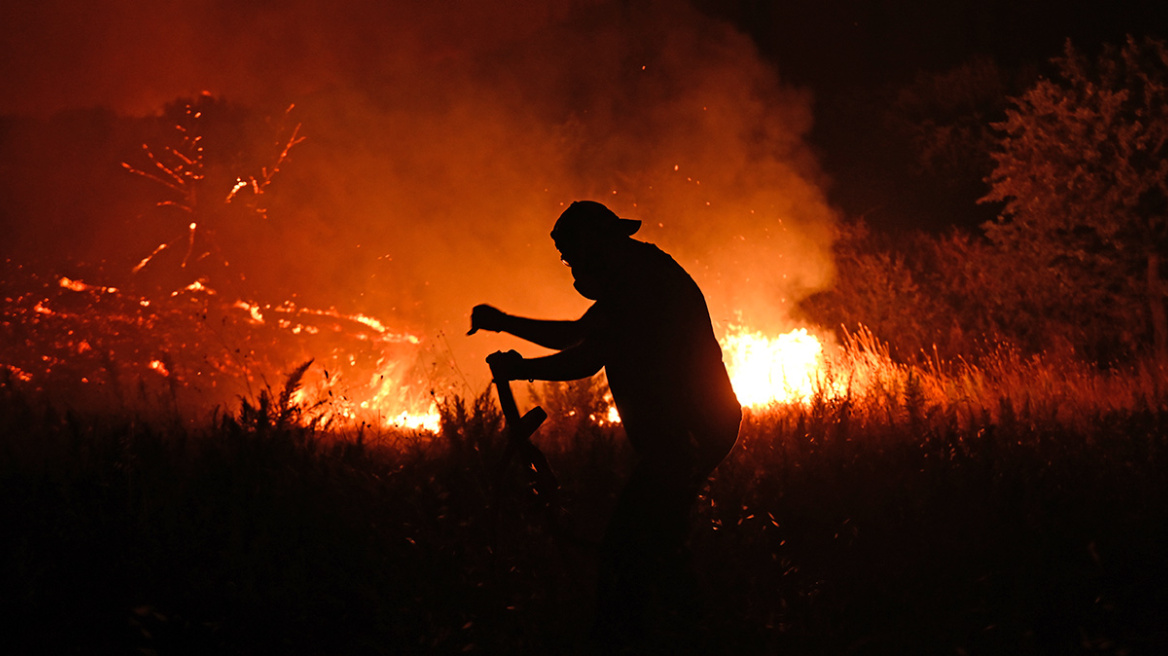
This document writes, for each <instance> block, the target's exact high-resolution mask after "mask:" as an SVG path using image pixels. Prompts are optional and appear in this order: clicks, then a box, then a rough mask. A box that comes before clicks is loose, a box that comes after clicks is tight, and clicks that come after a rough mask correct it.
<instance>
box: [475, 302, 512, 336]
mask: <svg viewBox="0 0 1168 656" xmlns="http://www.w3.org/2000/svg"><path fill="white" fill-rule="evenodd" d="M506 317H507V314H506V313H505V312H503V311H502V310H499V309H498V308H496V307H494V306H491V305H486V304H483V305H476V306H474V309H473V310H471V312H470V330H468V331H467V333H466V334H467V335H473V334H475V333H477V332H478V331H480V330H489V331H491V332H493V333H497V332H499V331H500V330H502V329H503V320H504V319H505V318H506Z"/></svg>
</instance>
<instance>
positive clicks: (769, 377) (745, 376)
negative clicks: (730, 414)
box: [722, 326, 824, 407]
mask: <svg viewBox="0 0 1168 656" xmlns="http://www.w3.org/2000/svg"><path fill="white" fill-rule="evenodd" d="M722 355H723V358H724V359H725V362H726V369H727V370H728V371H729V373H730V384H731V385H733V387H734V392H735V393H736V394H737V395H738V400H739V401H740V402H741V403H742V405H743V406H753V407H760V406H766V405H770V404H772V403H806V402H807V401H808V400H809V399H810V398H811V397H812V396H813V395H814V394H815V393H816V392H817V391H819V390H820V388H821V386H822V380H823V378H824V375H823V374H824V360H823V346H822V345H821V344H820V342H819V339H818V338H817V337H816V336H815V335H812V334H811V333H808V332H807V330H806V329H805V328H798V329H796V330H792V331H790V332H787V333H783V334H781V335H778V336H777V337H768V336H766V335H764V334H763V333H761V332H758V331H752V330H750V329H748V328H745V327H743V326H731V327H730V330H729V331H727V333H726V337H725V338H724V339H723V340H722Z"/></svg>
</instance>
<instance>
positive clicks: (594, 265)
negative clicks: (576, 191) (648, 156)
mask: <svg viewBox="0 0 1168 656" xmlns="http://www.w3.org/2000/svg"><path fill="white" fill-rule="evenodd" d="M640 227H641V222H640V221H636V220H633V219H622V218H620V217H619V216H617V215H616V214H615V213H613V211H612V210H610V209H608V208H607V207H605V206H604V205H602V204H600V203H597V202H595V201H591V200H580V201H576V202H574V203H572V204H571V205H570V206H569V207H568V209H566V210H564V213H563V214H561V215H560V218H559V219H558V220H557V221H556V225H555V227H554V228H552V240H554V241H555V243H556V249H557V250H559V251H560V260H562V261H563V262H564V264H567V265H568V266H569V267H571V268H572V277H573V278H575V280H576V290H577V291H579V292H580V293H581V294H583V295H584V296H585V297H586V298H591V299H594V300H595V299H597V298H598V297H599V295H600V294H602V293H603V289H604V288H605V286H606V282H607V278H609V277H611V275H610V273H609V272H610V270H611V268H612V267H611V266H610V264H611V263H610V262H609V258H610V256H611V255H612V253H613V251H614V249H615V246H616V244H618V243H619V242H620V241H621V240H625V239H628V237H629V236H630V235H632V234H633V233H635V232H636V231H637V230H638V229H640Z"/></svg>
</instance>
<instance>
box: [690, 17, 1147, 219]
mask: <svg viewBox="0 0 1168 656" xmlns="http://www.w3.org/2000/svg"><path fill="white" fill-rule="evenodd" d="M701 4H702V5H703V6H704V8H705V9H706V11H708V12H710V13H712V14H715V15H722V16H724V17H726V18H727V19H729V20H731V21H733V22H734V23H735V24H736V25H738V26H740V27H741V29H743V30H744V31H745V32H747V33H749V34H750V35H751V37H752V38H753V39H754V41H755V43H757V44H758V47H759V49H760V51H761V52H762V53H763V55H764V57H765V58H766V59H767V60H768V61H771V62H773V63H774V65H775V66H776V68H777V69H778V71H779V75H780V76H781V77H782V79H784V80H785V81H788V82H793V83H795V84H799V85H806V86H807V87H809V88H811V89H813V91H814V95H815V99H816V109H815V118H816V124H815V129H814V130H813V132H812V134H811V140H812V142H813V143H814V144H815V145H816V146H817V147H818V149H819V152H820V156H821V162H822V164H823V165H824V167H825V169H827V171H828V173H829V174H830V175H831V177H832V178H833V180H834V184H833V186H832V189H831V191H830V194H829V195H830V197H831V199H832V201H833V202H834V203H836V204H837V205H838V206H839V207H840V208H841V209H842V210H843V212H844V214H845V215H848V216H852V217H856V216H863V217H864V218H865V219H867V220H868V221H869V222H871V223H873V224H874V225H878V226H881V227H885V228H889V229H900V228H907V229H926V230H938V229H945V228H948V227H949V226H950V225H960V226H963V227H966V228H972V227H975V226H976V224H977V223H980V222H981V221H984V220H987V219H990V218H992V216H993V215H994V213H995V209H994V208H993V207H992V206H981V207H978V206H975V204H974V202H975V201H976V198H977V197H978V196H979V195H980V194H981V193H982V192H983V191H984V187H981V186H978V185H976V184H965V185H959V187H960V188H958V189H954V188H952V187H944V186H943V185H939V184H938V182H937V181H936V180H930V179H927V178H923V177H922V176H920V175H914V174H913V173H912V172H911V171H910V170H909V169H910V168H911V162H908V161H906V157H908V155H906V154H905V152H904V151H903V148H904V144H903V143H901V142H899V141H897V140H896V139H895V138H894V137H893V136H892V135H888V134H886V131H885V129H884V123H883V118H884V116H885V115H886V113H887V112H888V111H889V109H890V107H889V105H890V103H891V101H892V99H893V98H894V97H895V95H896V92H897V91H898V90H899V89H901V88H902V87H904V86H905V85H909V84H911V83H912V82H913V80H914V79H915V78H916V77H917V76H918V75H921V74H925V75H927V74H938V73H943V72H945V71H948V70H951V69H953V68H955V67H958V66H960V65H962V64H963V63H966V62H969V61H971V60H974V59H976V58H987V59H989V60H990V61H992V62H994V63H995V64H996V65H997V66H998V67H999V69H1000V70H1001V71H1002V74H1003V77H1011V76H1022V77H1023V78H1024V79H1025V76H1027V75H1033V74H1034V73H1038V74H1042V73H1044V72H1046V71H1048V70H1049V60H1050V59H1051V58H1052V57H1055V56H1058V55H1061V54H1062V51H1063V46H1064V44H1065V42H1066V41H1067V39H1070V40H1071V42H1072V44H1073V45H1074V46H1075V47H1076V48H1077V49H1079V50H1081V51H1084V52H1088V53H1092V52H1096V51H1098V50H1099V48H1100V47H1101V45H1102V44H1104V43H1109V44H1113V45H1119V44H1121V43H1122V42H1123V41H1124V39H1125V38H1126V37H1127V36H1129V35H1131V36H1135V37H1141V36H1152V37H1155V38H1160V39H1163V38H1164V37H1165V35H1166V34H1168V3H1164V2H1156V1H1155V0H1122V1H1119V2H1106V1H1101V0H1071V1H1068V2H1052V1H1051V0H1019V1H1006V0H949V1H946V2H921V1H919V0H831V1H827V2H808V3H799V2H768V1H766V0H740V1H737V2H733V1H732V2H715V1H713V0H710V1H706V2H702V3H701ZM1009 91H1011V92H1013V93H1018V92H1020V91H1021V89H1020V88H1014V89H1009ZM938 187H942V188H938Z"/></svg>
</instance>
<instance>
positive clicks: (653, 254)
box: [585, 240, 741, 452]
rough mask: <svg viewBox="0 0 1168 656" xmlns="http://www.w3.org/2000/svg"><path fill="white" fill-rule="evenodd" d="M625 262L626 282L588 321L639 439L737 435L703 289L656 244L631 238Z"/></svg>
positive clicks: (645, 443)
mask: <svg viewBox="0 0 1168 656" xmlns="http://www.w3.org/2000/svg"><path fill="white" fill-rule="evenodd" d="M618 267H619V271H618V272H617V273H618V276H617V277H618V278H619V279H620V280H621V284H619V285H614V286H613V287H612V288H610V289H609V291H608V293H607V294H605V296H604V297H603V298H601V299H599V300H598V301H597V302H596V304H595V305H594V306H593V307H592V308H591V309H590V310H589V311H588V313H587V314H586V315H585V322H586V323H587V324H588V326H589V331H590V332H591V333H592V335H591V336H592V337H593V338H595V339H597V340H598V341H599V343H600V347H601V349H602V350H603V352H604V356H603V357H604V362H605V370H606V373H607V376H608V383H609V386H610V388H611V389H612V393H613V398H614V400H615V402H616V405H617V409H618V411H619V412H620V414H621V421H622V423H623V424H624V425H625V428H626V431H627V433H628V435H629V439H630V441H632V442H633V446H634V447H636V448H637V449H638V450H639V451H642V452H645V451H654V450H656V449H657V448H659V447H664V448H669V447H670V444H671V442H672V441H674V440H677V439H683V438H684V436H685V435H686V434H687V432H692V433H693V434H695V435H696V436H698V439H702V438H703V436H711V438H713V434H726V433H730V437H729V439H730V440H731V441H732V440H733V436H734V434H735V433H736V432H737V426H738V422H739V420H740V419H741V406H740V405H739V403H738V399H737V398H736V397H735V395H734V391H733V389H732V388H731V386H730V379H729V376H728V375H727V373H726V367H725V365H724V364H723V362H722V351H721V347H720V346H719V345H718V341H717V339H716V338H715V336H714V331H713V327H712V325H711V322H710V314H709V310H708V309H707V306H706V302H705V298H704V297H703V295H702V292H701V290H700V289H699V288H698V286H697V284H696V283H695V282H694V281H693V279H692V278H691V277H690V276H689V274H687V273H686V272H685V270H684V269H682V267H681V266H680V265H679V264H677V262H675V261H674V260H673V258H672V257H670V256H669V255H667V254H666V253H664V252H663V251H661V250H660V249H659V248H657V247H656V246H654V245H652V244H647V243H644V242H638V241H632V240H630V242H629V243H628V245H627V252H624V253H622V257H621V258H620V259H619V264H618ZM723 439H726V438H723ZM709 446H713V445H709Z"/></svg>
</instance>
